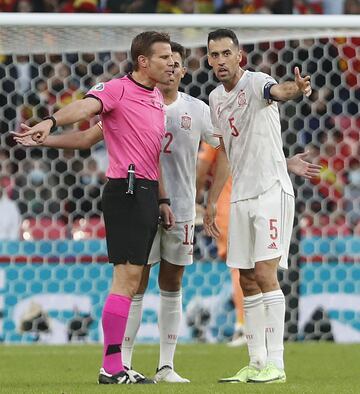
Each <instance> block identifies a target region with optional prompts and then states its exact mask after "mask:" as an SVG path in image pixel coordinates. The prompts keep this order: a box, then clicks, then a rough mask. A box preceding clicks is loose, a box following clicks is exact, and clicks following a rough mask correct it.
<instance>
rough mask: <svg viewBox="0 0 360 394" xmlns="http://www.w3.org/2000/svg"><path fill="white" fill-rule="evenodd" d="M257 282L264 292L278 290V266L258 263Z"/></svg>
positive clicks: (256, 267) (256, 270)
mask: <svg viewBox="0 0 360 394" xmlns="http://www.w3.org/2000/svg"><path fill="white" fill-rule="evenodd" d="M255 281H256V283H257V284H258V286H259V287H260V289H261V291H262V292H268V291H271V290H274V289H276V288H278V287H279V282H278V278H277V265H274V264H266V263H257V264H256V266H255Z"/></svg>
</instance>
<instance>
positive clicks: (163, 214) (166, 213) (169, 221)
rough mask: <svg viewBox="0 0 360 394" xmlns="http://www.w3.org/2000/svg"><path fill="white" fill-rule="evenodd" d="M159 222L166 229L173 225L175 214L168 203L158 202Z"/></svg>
mask: <svg viewBox="0 0 360 394" xmlns="http://www.w3.org/2000/svg"><path fill="white" fill-rule="evenodd" d="M159 210H160V218H161V224H162V226H163V227H164V228H165V229H166V230H171V229H172V228H173V227H174V226H175V216H174V214H173V213H172V210H171V208H170V206H169V205H168V204H165V203H164V204H160V205H159Z"/></svg>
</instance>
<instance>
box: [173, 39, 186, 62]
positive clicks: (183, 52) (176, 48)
mask: <svg viewBox="0 0 360 394" xmlns="http://www.w3.org/2000/svg"><path fill="white" fill-rule="evenodd" d="M170 45H171V52H177V53H178V54H179V55H180V57H181V60H182V62H183V63H184V62H185V59H186V50H185V48H184V47H183V46H182V45H181V44H179V43H178V42H175V41H171V42H170Z"/></svg>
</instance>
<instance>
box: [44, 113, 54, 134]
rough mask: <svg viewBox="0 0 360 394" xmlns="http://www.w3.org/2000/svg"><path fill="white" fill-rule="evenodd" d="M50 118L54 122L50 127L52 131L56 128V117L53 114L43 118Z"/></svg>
mask: <svg viewBox="0 0 360 394" xmlns="http://www.w3.org/2000/svg"><path fill="white" fill-rule="evenodd" d="M48 119H50V120H51V121H52V124H53V125H52V126H51V129H50V133H52V132H53V131H54V130H55V129H56V119H55V118H54V117H53V116H46V117H45V118H44V119H43V120H48Z"/></svg>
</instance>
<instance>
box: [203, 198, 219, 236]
mask: <svg viewBox="0 0 360 394" xmlns="http://www.w3.org/2000/svg"><path fill="white" fill-rule="evenodd" d="M215 217H216V205H215V204H208V205H207V207H206V210H205V214H204V219H203V221H204V229H205V232H206V234H207V235H209V236H210V237H213V238H218V237H219V235H220V231H219V229H218V227H217V225H216V222H215Z"/></svg>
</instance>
